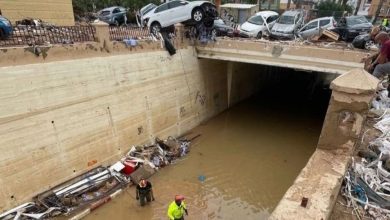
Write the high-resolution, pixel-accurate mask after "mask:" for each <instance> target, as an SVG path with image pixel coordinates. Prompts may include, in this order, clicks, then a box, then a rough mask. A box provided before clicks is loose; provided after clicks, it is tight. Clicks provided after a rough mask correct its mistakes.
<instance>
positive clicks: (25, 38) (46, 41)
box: [0, 26, 96, 47]
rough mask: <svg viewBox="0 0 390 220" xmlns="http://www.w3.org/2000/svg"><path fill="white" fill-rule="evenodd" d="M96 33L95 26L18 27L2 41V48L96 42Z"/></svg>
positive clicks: (0, 45)
mask: <svg viewBox="0 0 390 220" xmlns="http://www.w3.org/2000/svg"><path fill="white" fill-rule="evenodd" d="M95 33H96V29H95V27H93V26H45V27H42V26H38V27H37V26H17V27H14V30H13V32H12V35H11V36H9V37H7V38H6V39H3V40H0V47H12V46H34V45H51V44H73V43H78V42H87V41H95Z"/></svg>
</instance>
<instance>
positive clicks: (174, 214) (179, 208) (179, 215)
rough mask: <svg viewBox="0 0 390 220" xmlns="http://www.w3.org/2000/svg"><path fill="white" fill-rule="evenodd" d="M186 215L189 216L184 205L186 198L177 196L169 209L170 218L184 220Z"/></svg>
mask: <svg viewBox="0 0 390 220" xmlns="http://www.w3.org/2000/svg"><path fill="white" fill-rule="evenodd" d="M184 213H186V215H188V211H187V208H186V205H185V204H184V196H181V195H177V196H175V201H173V202H172V203H171V204H170V205H169V207H168V218H169V219H170V220H184Z"/></svg>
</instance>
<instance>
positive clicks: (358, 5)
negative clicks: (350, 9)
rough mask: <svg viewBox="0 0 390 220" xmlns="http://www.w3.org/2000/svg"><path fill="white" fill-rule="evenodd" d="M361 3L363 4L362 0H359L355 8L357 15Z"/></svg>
mask: <svg viewBox="0 0 390 220" xmlns="http://www.w3.org/2000/svg"><path fill="white" fill-rule="evenodd" d="M360 4H362V0H358V1H357V4H356V8H355V12H354V13H353V14H354V15H357V13H358V12H359V8H360Z"/></svg>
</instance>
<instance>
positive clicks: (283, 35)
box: [270, 32, 294, 39]
mask: <svg viewBox="0 0 390 220" xmlns="http://www.w3.org/2000/svg"><path fill="white" fill-rule="evenodd" d="M270 37H272V38H277V39H294V34H293V33H280V32H271V34H270Z"/></svg>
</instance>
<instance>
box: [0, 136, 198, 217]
mask: <svg viewBox="0 0 390 220" xmlns="http://www.w3.org/2000/svg"><path fill="white" fill-rule="evenodd" d="M197 137H199V135H197V136H195V137H193V138H192V139H191V140H188V139H180V140H179V139H176V138H173V137H168V139H166V140H160V139H159V138H156V140H155V143H154V144H151V145H142V146H132V147H131V149H130V151H129V152H128V153H127V154H126V155H125V156H124V157H123V158H122V159H121V160H120V161H118V162H116V163H115V164H113V165H112V166H109V167H103V166H99V167H96V168H94V169H92V170H90V171H88V172H86V173H84V174H82V175H80V176H78V177H76V178H73V179H71V180H69V181H67V182H65V183H62V184H60V185H58V186H56V187H54V188H52V189H50V190H48V191H46V192H44V193H42V194H40V195H38V196H36V197H35V198H34V202H29V203H25V204H23V205H20V206H18V207H16V208H14V209H11V210H9V211H7V212H4V213H2V214H0V219H2V220H3V219H4V220H8V219H14V220H17V219H20V220H22V219H43V218H49V217H54V216H58V215H61V214H63V215H70V214H73V213H75V212H78V211H81V210H83V209H89V210H90V211H91V210H93V209H95V208H97V207H99V206H101V205H103V204H104V203H106V202H108V201H110V200H111V199H112V198H113V197H115V196H116V195H117V194H119V193H120V192H121V191H122V189H124V188H125V187H127V186H128V185H130V184H132V183H134V184H136V183H138V182H139V181H140V179H141V178H145V179H146V178H149V177H150V176H151V175H153V174H154V173H155V172H156V171H157V170H158V169H160V168H162V167H164V166H167V165H169V164H174V163H175V161H177V160H178V159H179V158H181V157H183V156H185V155H186V154H188V153H189V150H190V143H191V141H192V140H194V139H195V138H197Z"/></svg>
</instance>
